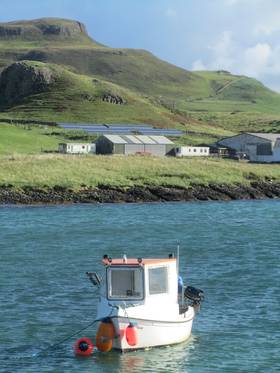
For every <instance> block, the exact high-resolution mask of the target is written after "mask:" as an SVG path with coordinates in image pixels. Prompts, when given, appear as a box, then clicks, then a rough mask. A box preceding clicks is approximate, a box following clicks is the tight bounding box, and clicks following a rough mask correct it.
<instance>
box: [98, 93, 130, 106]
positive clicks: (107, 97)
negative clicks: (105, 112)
mask: <svg viewBox="0 0 280 373" xmlns="http://www.w3.org/2000/svg"><path fill="white" fill-rule="evenodd" d="M102 101H105V102H109V103H110V104H115V105H124V104H126V100H125V99H123V98H122V97H120V96H115V95H111V94H110V93H108V94H104V95H103V97H102Z"/></svg>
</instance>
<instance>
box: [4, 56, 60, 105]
mask: <svg viewBox="0 0 280 373" xmlns="http://www.w3.org/2000/svg"><path fill="white" fill-rule="evenodd" d="M54 79H55V76H54V73H53V72H52V71H51V70H50V69H49V68H48V67H44V66H36V65H30V64H27V63H26V62H16V63H13V64H12V65H10V66H8V67H7V68H6V69H5V70H3V72H2V74H1V76H0V104H1V105H2V106H3V105H4V106H5V105H6V106H9V105H12V104H15V103H17V102H19V101H21V100H22V99H23V98H24V97H27V96H29V95H32V94H36V93H40V92H44V91H46V90H48V87H49V85H50V84H51V83H52V82H53V81H54Z"/></svg>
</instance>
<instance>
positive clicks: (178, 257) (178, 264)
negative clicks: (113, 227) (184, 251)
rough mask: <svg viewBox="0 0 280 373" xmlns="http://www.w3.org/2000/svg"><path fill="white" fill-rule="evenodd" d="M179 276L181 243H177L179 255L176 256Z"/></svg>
mask: <svg viewBox="0 0 280 373" xmlns="http://www.w3.org/2000/svg"><path fill="white" fill-rule="evenodd" d="M176 259H177V260H176V265H177V275H178V276H179V272H180V241H177V255H176Z"/></svg>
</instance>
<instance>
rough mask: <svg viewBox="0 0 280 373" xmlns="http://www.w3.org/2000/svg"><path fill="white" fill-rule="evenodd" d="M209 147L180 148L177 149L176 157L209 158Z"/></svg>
mask: <svg viewBox="0 0 280 373" xmlns="http://www.w3.org/2000/svg"><path fill="white" fill-rule="evenodd" d="M209 149H210V148H209V147H207V146H179V147H177V148H175V154H176V157H207V156H209Z"/></svg>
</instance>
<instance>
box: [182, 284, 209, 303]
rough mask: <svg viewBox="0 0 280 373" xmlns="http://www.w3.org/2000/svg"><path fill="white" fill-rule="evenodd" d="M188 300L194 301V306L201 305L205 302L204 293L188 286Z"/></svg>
mask: <svg viewBox="0 0 280 373" xmlns="http://www.w3.org/2000/svg"><path fill="white" fill-rule="evenodd" d="M184 296H185V298H187V299H190V300H191V301H193V304H200V303H201V302H202V301H203V300H204V292H203V290H201V289H196V288H195V287H193V286H187V287H186V289H185V292H184Z"/></svg>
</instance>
